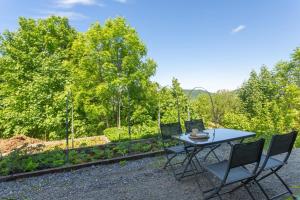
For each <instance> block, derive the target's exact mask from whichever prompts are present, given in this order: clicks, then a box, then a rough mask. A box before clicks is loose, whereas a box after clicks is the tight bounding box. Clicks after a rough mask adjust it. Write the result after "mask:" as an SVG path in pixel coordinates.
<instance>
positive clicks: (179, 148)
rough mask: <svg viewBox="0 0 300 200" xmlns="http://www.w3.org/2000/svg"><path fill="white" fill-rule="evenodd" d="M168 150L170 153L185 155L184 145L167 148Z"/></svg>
mask: <svg viewBox="0 0 300 200" xmlns="http://www.w3.org/2000/svg"><path fill="white" fill-rule="evenodd" d="M166 150H167V151H168V152H170V153H177V154H178V153H185V152H186V150H185V146H184V145H177V146H172V147H167V148H166Z"/></svg>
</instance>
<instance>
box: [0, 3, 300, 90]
mask: <svg viewBox="0 0 300 200" xmlns="http://www.w3.org/2000/svg"><path fill="white" fill-rule="evenodd" d="M51 14H56V15H61V16H67V17H69V18H70V23H71V25H72V26H74V27H75V28H76V29H77V30H78V31H86V30H87V29H88V27H89V25H90V24H91V23H93V22H95V21H99V22H100V23H103V22H104V21H105V19H107V18H109V17H110V18H112V17H116V16H124V17H125V18H127V20H128V22H129V24H130V25H131V26H133V27H134V28H136V30H137V31H138V33H139V35H140V37H141V38H142V40H143V41H144V42H145V43H146V45H147V47H148V55H149V56H150V57H151V58H153V59H154V60H155V61H156V62H157V64H158V69H157V73H156V75H155V77H154V78H153V80H155V81H158V82H159V83H160V84H162V85H170V84H171V80H172V77H176V78H178V79H179V81H180V83H181V85H182V87H183V88H193V87H195V86H202V87H205V88H207V89H208V90H210V91H216V90H218V89H236V88H238V87H239V86H240V85H241V84H242V83H243V81H245V80H246V79H247V78H248V76H249V73H250V71H251V70H253V69H255V70H257V69H259V68H260V67H261V66H262V65H263V64H265V65H267V66H268V67H270V68H271V67H272V66H274V64H275V63H276V62H278V61H280V60H287V59H289V58H290V54H291V53H292V52H293V50H294V49H295V48H296V47H297V46H300V25H299V19H300V1H299V0H251V1H244V0H235V1H234V0H223V1H220V0H205V1H204V0H186V1H184V0H172V1H171V0H26V1H22V0H0V21H1V23H0V32H3V30H5V29H9V30H14V29H16V28H17V19H18V17H19V16H25V17H34V18H39V17H46V16H48V15H51Z"/></svg>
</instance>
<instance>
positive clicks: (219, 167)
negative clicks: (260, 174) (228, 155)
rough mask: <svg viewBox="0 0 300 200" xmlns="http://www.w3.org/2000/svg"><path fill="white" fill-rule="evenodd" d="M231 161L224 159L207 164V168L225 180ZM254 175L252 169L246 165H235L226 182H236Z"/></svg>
mask: <svg viewBox="0 0 300 200" xmlns="http://www.w3.org/2000/svg"><path fill="white" fill-rule="evenodd" d="M228 164H229V161H228V160H224V161H221V162H219V163H214V164H211V165H208V166H205V168H206V170H208V171H209V172H211V173H212V174H214V175H215V176H216V177H217V178H218V179H220V180H223V179H224V176H225V175H226V170H227V167H228ZM251 176H253V174H251V172H250V171H248V170H247V169H246V168H244V167H235V168H232V169H230V171H229V174H228V177H227V179H226V184H230V183H234V182H237V181H241V180H244V179H247V178H250V177H251Z"/></svg>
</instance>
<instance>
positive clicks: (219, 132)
mask: <svg viewBox="0 0 300 200" xmlns="http://www.w3.org/2000/svg"><path fill="white" fill-rule="evenodd" d="M160 129H161V136H162V141H163V144H164V150H165V152H166V154H165V155H166V157H167V162H166V163H165V165H164V168H167V167H169V168H170V169H171V171H172V173H173V174H174V176H175V178H176V180H178V181H180V180H182V179H183V178H185V177H187V176H194V177H195V179H196V182H197V184H198V186H199V187H201V186H200V184H199V183H198V181H197V179H198V175H199V174H201V173H204V172H206V173H208V174H212V175H213V176H214V177H215V178H216V179H217V180H219V181H218V183H216V185H217V186H216V187H213V188H211V189H209V190H205V191H202V192H203V195H204V199H210V198H219V199H221V196H222V195H223V194H227V193H233V192H234V191H236V190H237V189H239V188H242V187H243V188H245V190H246V191H247V192H248V194H249V195H250V197H251V199H255V197H254V195H253V193H252V192H251V190H250V189H249V186H251V185H252V184H256V185H257V186H258V188H259V189H260V190H261V192H262V194H263V195H264V196H265V198H266V199H274V198H277V197H281V196H282V195H284V194H290V195H291V197H292V198H293V199H296V197H295V196H294V194H293V192H292V190H291V189H290V188H289V186H288V185H287V183H285V181H284V180H283V179H282V178H281V177H280V176H279V174H278V171H279V170H280V169H281V168H282V167H283V166H284V165H286V164H287V160H288V159H289V156H290V154H291V152H292V149H293V146H294V143H295V140H296V137H297V132H296V131H292V132H290V133H287V134H278V135H273V137H272V139H271V142H270V144H269V146H267V145H265V139H255V138H254V137H255V136H256V134H255V133H253V132H247V131H240V130H234V129H224V128H215V129H205V127H204V123H203V120H201V119H198V120H190V121H185V129H186V131H185V133H183V131H182V128H181V125H180V123H179V122H178V123H169V124H161V125H160ZM246 138H249V139H250V141H247V142H244V140H245V139H246ZM169 141H173V142H174V141H177V142H178V143H179V144H176V145H170V144H172V143H170V142H169ZM222 144H226V145H229V147H230V149H231V150H230V153H229V155H228V156H227V158H226V159H221V158H220V157H219V156H218V155H217V153H216V150H217V149H218V148H220V146H221V145H222ZM264 145H265V149H267V151H266V153H264V152H263V149H264ZM266 146H267V147H266ZM205 149H206V150H207V151H203V150H205ZM203 152H205V155H204V156H203V155H201V154H203ZM180 155H181V156H180ZM209 155H212V156H213V157H214V160H216V162H213V163H211V162H206V160H207V157H208V156H209ZM278 156H279V157H278ZM175 158H176V159H175ZM178 160H180V161H178ZM178 166H179V167H178ZM271 175H274V177H276V178H277V179H278V180H279V181H280V182H281V183H282V185H283V187H284V188H285V189H286V190H285V192H283V193H280V194H277V195H275V196H273V197H270V194H267V191H266V189H265V188H264V185H263V183H262V182H261V181H262V180H263V179H265V178H267V177H269V176H271ZM272 177H273V176H272ZM229 185H232V187H230V189H229V190H228V189H227V191H224V189H226V188H225V186H229ZM227 188H228V187H227ZM200 189H202V188H200Z"/></svg>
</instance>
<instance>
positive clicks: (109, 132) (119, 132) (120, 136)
mask: <svg viewBox="0 0 300 200" xmlns="http://www.w3.org/2000/svg"><path fill="white" fill-rule="evenodd" d="M103 134H104V135H105V136H106V137H107V138H108V139H109V140H110V141H111V142H117V141H119V140H126V139H129V135H128V129H127V128H126V127H121V128H117V127H113V128H107V129H105V130H104V131H103Z"/></svg>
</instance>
